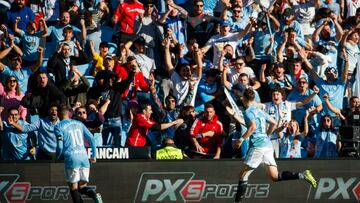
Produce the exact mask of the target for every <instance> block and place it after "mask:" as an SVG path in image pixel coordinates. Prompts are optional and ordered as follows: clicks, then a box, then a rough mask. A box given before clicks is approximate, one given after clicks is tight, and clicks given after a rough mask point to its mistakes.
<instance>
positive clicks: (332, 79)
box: [305, 48, 348, 127]
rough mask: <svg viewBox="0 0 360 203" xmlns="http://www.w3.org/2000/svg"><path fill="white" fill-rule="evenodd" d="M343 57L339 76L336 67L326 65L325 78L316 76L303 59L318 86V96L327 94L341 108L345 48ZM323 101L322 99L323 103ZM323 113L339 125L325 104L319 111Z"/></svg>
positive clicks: (343, 91)
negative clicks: (342, 65)
mask: <svg viewBox="0 0 360 203" xmlns="http://www.w3.org/2000/svg"><path fill="white" fill-rule="evenodd" d="M342 52H343V57H342V58H343V59H344V68H343V72H342V74H341V78H339V77H338V68H337V67H327V68H326V69H325V72H324V73H325V76H326V80H324V79H322V78H321V77H319V76H318V74H317V73H316V72H315V71H314V70H313V67H312V66H311V64H310V63H308V61H307V59H306V60H305V63H306V67H307V69H308V70H309V72H310V76H311V78H312V80H313V81H315V84H316V85H317V86H318V87H319V90H320V96H321V98H322V96H324V94H328V95H329V102H330V103H331V104H332V105H333V106H334V107H336V108H337V109H343V101H344V100H343V98H344V94H345V86H346V83H347V80H348V57H347V53H346V51H345V48H344V49H343V50H342ZM324 102H325V101H324V100H323V103H324ZM321 114H322V115H323V116H324V115H330V116H331V117H332V118H333V124H334V125H335V127H339V126H340V125H341V122H340V119H339V118H338V117H337V115H335V113H334V112H332V111H331V110H330V109H329V108H328V107H327V105H324V109H323V111H322V112H321Z"/></svg>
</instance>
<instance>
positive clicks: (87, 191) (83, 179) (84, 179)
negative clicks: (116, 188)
mask: <svg viewBox="0 0 360 203" xmlns="http://www.w3.org/2000/svg"><path fill="white" fill-rule="evenodd" d="M89 174H90V168H80V181H79V192H80V193H81V194H84V195H86V196H88V197H90V198H91V199H93V200H94V201H95V202H96V203H102V198H101V195H100V193H96V191H95V190H94V189H92V188H90V187H88V186H87V184H88V182H89Z"/></svg>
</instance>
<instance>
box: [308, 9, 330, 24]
mask: <svg viewBox="0 0 360 203" xmlns="http://www.w3.org/2000/svg"><path fill="white" fill-rule="evenodd" d="M330 14H331V10H330V9H329V8H325V7H323V8H319V10H317V12H316V13H315V16H314V18H313V20H312V21H311V24H314V23H316V22H317V21H319V20H320V19H323V18H327V17H329V16H330Z"/></svg>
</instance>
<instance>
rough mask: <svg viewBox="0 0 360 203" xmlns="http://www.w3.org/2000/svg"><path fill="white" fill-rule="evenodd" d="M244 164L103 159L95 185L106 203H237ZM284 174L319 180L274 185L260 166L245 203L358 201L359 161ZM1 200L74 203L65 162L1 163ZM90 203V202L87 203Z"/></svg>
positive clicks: (287, 165)
mask: <svg viewBox="0 0 360 203" xmlns="http://www.w3.org/2000/svg"><path fill="white" fill-rule="evenodd" d="M241 165H242V163H241V161H240V160H219V161H213V160H184V161H149V160H147V161H146V160H144V161H139V160H134V161H129V160H128V161H111V162H110V161H99V162H98V163H96V164H92V166H91V172H90V185H91V186H92V187H96V190H97V191H98V192H100V193H101V194H102V196H103V200H104V202H105V203H117V202H124V203H128V202H219V203H221V202H233V198H234V195H235V193H236V187H237V177H238V172H239V169H240V167H241ZM278 166H279V168H280V169H283V170H290V171H301V170H304V169H305V168H309V169H311V170H312V171H313V173H314V175H315V176H316V178H317V180H318V187H317V188H316V189H313V188H311V187H310V185H309V184H307V183H306V182H305V181H287V182H286V181H284V182H280V183H273V182H271V181H270V179H269V178H267V177H266V175H265V172H264V170H262V168H261V167H260V168H259V169H258V170H255V172H254V173H253V174H252V175H251V176H250V181H249V186H248V188H247V192H246V194H245V196H246V202H254V203H263V202H266V203H272V202H277V203H282V202H284V203H288V202H291V203H297V202H299V203H304V202H308V203H311V202H319V203H320V202H324V203H325V202H326V203H339V202H359V200H360V170H359V168H360V161H359V160H355V159H354V160H349V159H347V160H345V159H344V160H279V161H278ZM0 195H1V196H0V202H2V203H3V202H15V201H16V202H25V201H26V202H43V201H44V202H71V200H70V199H71V196H70V194H69V189H68V187H67V185H66V183H65V181H64V165H63V163H44V162H39V161H38V162H26V163H25V162H18V163H10V162H6V163H5V162H2V163H0ZM85 202H91V201H85Z"/></svg>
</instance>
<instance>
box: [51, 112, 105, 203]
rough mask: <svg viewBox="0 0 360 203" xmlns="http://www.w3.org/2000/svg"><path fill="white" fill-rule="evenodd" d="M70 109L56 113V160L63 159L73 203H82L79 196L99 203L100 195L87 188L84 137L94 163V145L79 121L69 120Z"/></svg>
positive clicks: (88, 133) (87, 172)
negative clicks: (82, 195) (87, 142)
mask: <svg viewBox="0 0 360 203" xmlns="http://www.w3.org/2000/svg"><path fill="white" fill-rule="evenodd" d="M69 112H70V109H69V108H68V107H66V106H63V107H61V109H60V110H59V111H58V114H59V118H60V120H61V121H60V122H59V123H58V124H56V126H55V127H54V133H55V135H56V137H57V139H58V145H57V148H56V154H57V158H58V159H59V158H60V157H61V155H63V156H64V158H65V178H66V182H68V184H69V187H70V193H71V197H72V199H73V202H75V203H82V202H83V200H82V198H81V194H85V195H87V196H89V197H91V198H92V199H94V201H95V202H97V203H101V202H102V199H101V195H100V194H99V193H96V192H95V190H92V189H90V187H88V186H87V183H88V182H89V173H90V163H89V160H88V156H87V153H86V149H85V146H84V137H85V138H86V139H87V140H88V141H89V143H90V146H91V149H92V155H91V159H90V161H91V162H92V163H96V145H95V142H94V139H93V135H92V134H91V133H90V131H89V130H88V129H87V128H86V127H85V125H84V124H82V123H81V122H80V121H77V120H73V119H70V117H69Z"/></svg>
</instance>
